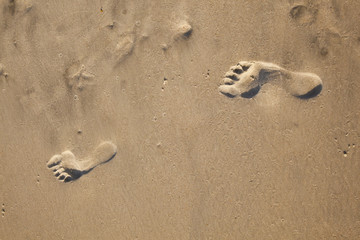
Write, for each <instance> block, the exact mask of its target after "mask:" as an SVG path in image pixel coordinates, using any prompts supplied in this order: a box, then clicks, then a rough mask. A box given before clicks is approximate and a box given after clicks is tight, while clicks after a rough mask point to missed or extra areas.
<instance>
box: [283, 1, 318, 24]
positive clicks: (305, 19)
mask: <svg viewBox="0 0 360 240" xmlns="http://www.w3.org/2000/svg"><path fill="white" fill-rule="evenodd" d="M317 12H318V10H317V9H316V8H314V7H312V6H305V5H301V4H298V5H295V6H293V7H292V8H291V10H290V17H291V18H292V19H293V20H294V21H296V22H297V23H299V24H301V25H307V24H312V23H313V22H314V21H315V20H316V16H317Z"/></svg>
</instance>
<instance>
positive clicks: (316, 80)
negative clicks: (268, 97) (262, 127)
mask: <svg viewBox="0 0 360 240" xmlns="http://www.w3.org/2000/svg"><path fill="white" fill-rule="evenodd" d="M274 80H280V85H281V86H282V87H284V88H285V90H287V91H288V92H289V93H290V94H291V95H293V96H295V97H298V98H302V99H307V98H312V97H315V96H316V95H318V94H319V93H320V92H321V90H322V81H321V79H320V77H319V76H317V75H315V74H313V73H305V72H292V71H288V70H286V69H284V68H281V67H280V66H278V65H276V64H273V63H266V62H258V61H241V62H239V63H238V64H237V65H236V66H232V67H231V68H230V70H229V71H228V72H227V73H226V74H225V78H224V79H223V85H221V86H220V87H219V91H220V92H221V93H222V94H224V95H226V96H228V97H232V98H233V97H236V96H241V97H244V98H252V97H254V96H255V95H256V94H257V93H258V92H259V91H260V89H261V86H262V85H264V84H266V83H267V82H271V81H274ZM277 82H278V81H277Z"/></svg>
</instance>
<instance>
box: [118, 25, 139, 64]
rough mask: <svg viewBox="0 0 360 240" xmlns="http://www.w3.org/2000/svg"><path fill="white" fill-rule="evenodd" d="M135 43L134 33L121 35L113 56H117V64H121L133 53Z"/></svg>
mask: <svg viewBox="0 0 360 240" xmlns="http://www.w3.org/2000/svg"><path fill="white" fill-rule="evenodd" d="M135 42H136V34H135V31H131V32H125V33H123V34H122V35H121V36H120V38H119V41H118V43H117V45H116V48H115V54H116V56H117V62H118V63H121V62H123V61H124V60H125V59H126V58H127V57H128V56H130V55H131V53H132V52H133V51H134V47H135Z"/></svg>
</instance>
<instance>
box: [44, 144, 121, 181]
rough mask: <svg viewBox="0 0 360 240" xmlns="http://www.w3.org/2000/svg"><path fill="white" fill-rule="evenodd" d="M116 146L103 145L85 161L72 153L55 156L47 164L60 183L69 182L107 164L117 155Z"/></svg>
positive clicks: (67, 152)
mask: <svg viewBox="0 0 360 240" xmlns="http://www.w3.org/2000/svg"><path fill="white" fill-rule="evenodd" d="M116 149H117V148H116V146H115V145H114V144H113V143H111V142H103V143H101V144H100V145H99V146H98V147H97V148H96V149H95V150H94V152H93V153H92V154H91V155H90V156H88V157H87V158H85V159H82V160H79V159H77V158H76V157H75V155H74V154H73V153H72V152H71V151H65V152H63V153H61V154H59V155H54V156H53V157H52V158H51V159H50V160H49V162H48V163H47V166H48V168H50V169H51V170H52V171H53V172H54V175H55V177H57V179H58V180H59V181H62V182H69V181H73V180H76V179H78V178H79V177H81V176H82V175H83V174H86V173H88V172H90V171H91V170H93V169H94V168H95V167H97V166H98V165H100V164H103V163H106V162H108V161H110V160H111V159H113V158H114V157H115V155H116Z"/></svg>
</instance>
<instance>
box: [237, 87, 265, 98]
mask: <svg viewBox="0 0 360 240" xmlns="http://www.w3.org/2000/svg"><path fill="white" fill-rule="evenodd" d="M259 91H260V86H259V85H258V86H256V87H254V88H252V89H250V90H249V91H247V92H243V93H241V94H240V96H241V97H243V98H252V97H254V96H255V95H256V94H258V92H259Z"/></svg>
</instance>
